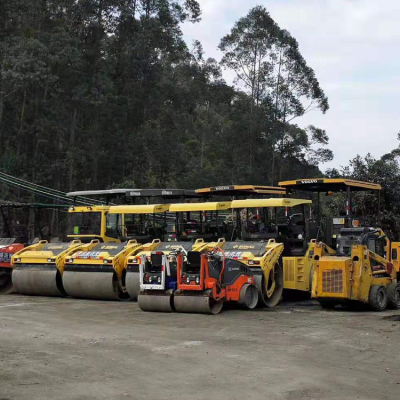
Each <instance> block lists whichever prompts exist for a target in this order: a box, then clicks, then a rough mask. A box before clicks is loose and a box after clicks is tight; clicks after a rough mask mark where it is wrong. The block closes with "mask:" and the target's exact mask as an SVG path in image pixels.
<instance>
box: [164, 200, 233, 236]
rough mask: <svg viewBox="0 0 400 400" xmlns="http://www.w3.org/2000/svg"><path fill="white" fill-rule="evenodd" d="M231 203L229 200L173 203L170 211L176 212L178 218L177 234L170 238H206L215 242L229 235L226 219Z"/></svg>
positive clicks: (176, 224)
mask: <svg viewBox="0 0 400 400" xmlns="http://www.w3.org/2000/svg"><path fill="white" fill-rule="evenodd" d="M230 204H231V203H230V202H229V201H228V202H209V203H177V204H171V205H170V207H169V212H170V213H175V214H176V218H175V230H174V233H175V234H174V235H173V237H172V239H171V238H169V239H171V240H177V241H195V240H196V239H204V240H205V241H206V242H215V241H217V240H218V239H219V238H222V237H225V236H226V235H229V232H228V224H226V223H225V221H224V220H225V214H226V212H227V210H229V208H230ZM224 212H225V214H224ZM221 213H222V214H221Z"/></svg>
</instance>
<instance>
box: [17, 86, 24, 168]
mask: <svg viewBox="0 0 400 400" xmlns="http://www.w3.org/2000/svg"><path fill="white" fill-rule="evenodd" d="M25 104H26V90H24V99H23V100H22V107H21V117H20V120H19V129H18V133H17V160H18V159H19V157H20V154H21V146H22V138H21V133H22V127H23V126H24V116H25Z"/></svg>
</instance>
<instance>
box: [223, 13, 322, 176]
mask: <svg viewBox="0 0 400 400" xmlns="http://www.w3.org/2000/svg"><path fill="white" fill-rule="evenodd" d="M219 49H220V50H221V51H222V52H223V53H224V55H223V57H222V60H221V64H222V66H224V67H225V68H227V69H232V70H234V71H235V73H236V79H235V83H236V84H237V85H238V86H239V87H241V88H244V89H245V90H246V91H247V93H248V94H249V96H250V99H251V101H252V112H251V114H250V121H249V150H250V153H249V158H250V160H249V161H250V165H251V162H252V158H253V152H254V140H255V136H256V137H257V136H259V134H258V132H254V129H253V126H254V125H255V124H254V121H253V117H254V112H253V110H254V106H255V107H257V106H259V105H263V106H264V108H265V110H266V112H267V113H270V114H272V115H273V119H274V129H273V131H272V134H271V135H270V136H269V137H268V140H269V143H270V145H271V146H272V148H273V151H272V160H271V177H272V179H273V178H274V173H275V158H276V154H279V153H282V149H281V148H282V146H284V145H285V140H286V136H287V135H288V132H289V131H288V124H289V123H290V122H291V121H293V120H294V119H295V118H297V117H300V116H302V115H304V114H305V113H307V112H309V111H312V110H315V109H319V110H321V111H322V112H323V113H325V112H326V111H327V110H328V108H329V104H328V99H327V97H326V96H325V94H324V92H323V90H322V89H321V87H320V85H319V82H318V80H317V78H316V76H315V73H314V71H313V70H312V68H310V67H309V66H308V65H307V63H306V61H305V59H304V57H303V56H302V55H301V53H300V50H299V45H298V42H297V41H296V39H295V38H294V37H292V36H291V35H290V33H289V32H288V31H286V30H284V29H281V28H280V27H279V26H278V24H277V23H276V22H275V21H274V20H273V19H272V17H271V16H270V14H269V13H268V11H267V10H266V9H265V8H264V7H261V6H257V7H255V8H253V9H251V10H250V11H249V13H248V14H247V15H246V16H245V17H243V18H241V19H240V20H239V21H237V22H236V23H235V25H234V27H233V28H232V30H231V32H230V33H229V34H228V35H226V36H225V37H223V38H222V40H221V42H220V45H219ZM280 161H281V164H282V159H280ZM279 175H281V170H280V173H279Z"/></svg>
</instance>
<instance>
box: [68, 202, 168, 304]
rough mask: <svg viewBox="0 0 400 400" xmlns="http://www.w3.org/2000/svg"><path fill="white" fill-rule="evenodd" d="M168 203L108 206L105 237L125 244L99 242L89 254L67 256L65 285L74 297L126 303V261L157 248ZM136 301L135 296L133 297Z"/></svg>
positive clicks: (75, 251) (127, 280) (127, 295)
mask: <svg viewBox="0 0 400 400" xmlns="http://www.w3.org/2000/svg"><path fill="white" fill-rule="evenodd" d="M168 208H169V205H168V204H154V205H120V206H109V207H108V208H107V210H108V211H107V216H106V218H105V220H106V226H107V229H106V230H105V234H106V235H109V236H111V237H112V236H114V237H115V236H118V238H119V239H120V240H123V243H110V242H108V243H100V244H98V245H97V246H95V247H94V248H93V249H91V251H90V252H86V251H81V250H80V249H76V250H71V251H70V252H69V253H68V254H67V255H66V268H65V272H64V275H63V284H64V287H65V290H66V292H67V293H68V295H70V296H72V297H80V298H90V299H104V300H127V299H131V298H132V296H130V295H129V293H128V291H127V286H129V279H130V278H129V276H128V277H127V276H126V268H127V266H126V262H125V259H126V258H127V257H129V256H131V255H135V254H137V253H138V252H140V251H142V250H143V249H144V247H143V245H144V244H146V243H147V246H146V248H151V249H153V248H154V247H156V246H158V243H159V242H160V238H162V237H163V232H164V231H163V227H164V226H165V225H166V223H165V218H166V211H167V210H168ZM134 299H136V296H134Z"/></svg>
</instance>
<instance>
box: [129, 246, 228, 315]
mask: <svg viewBox="0 0 400 400" xmlns="http://www.w3.org/2000/svg"><path fill="white" fill-rule="evenodd" d="M223 242H224V240H220V241H219V242H218V243H212V244H208V243H205V242H204V240H203V239H197V240H196V241H195V242H194V243H193V242H175V243H170V242H163V243H161V244H160V245H159V246H158V247H157V249H156V250H155V251H144V252H142V253H140V254H139V255H138V256H137V257H136V260H131V263H135V262H136V263H138V264H139V283H140V286H139V287H140V291H139V294H138V303H139V307H140V308H141V309H142V310H143V311H163V312H172V311H174V310H175V308H174V300H173V296H174V292H175V290H176V289H177V265H178V258H179V259H182V262H183V263H186V261H187V255H188V253H190V252H191V251H198V252H202V251H205V250H206V249H207V248H210V246H211V248H214V247H216V246H218V245H221V244H223Z"/></svg>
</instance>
